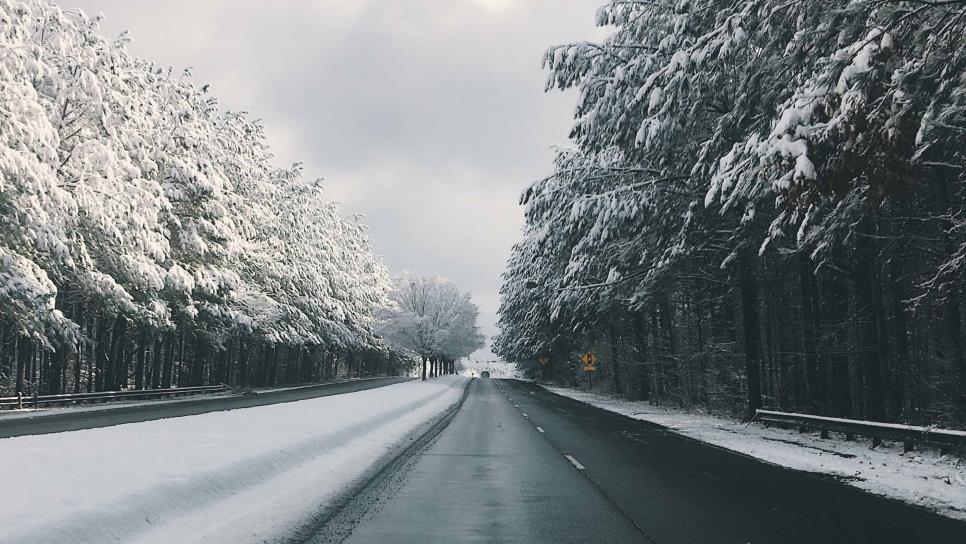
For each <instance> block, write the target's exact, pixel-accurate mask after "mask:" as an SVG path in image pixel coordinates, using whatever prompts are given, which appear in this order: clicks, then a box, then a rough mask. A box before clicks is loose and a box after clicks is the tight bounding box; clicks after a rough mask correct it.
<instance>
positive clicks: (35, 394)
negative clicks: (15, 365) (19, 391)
mask: <svg viewBox="0 0 966 544" xmlns="http://www.w3.org/2000/svg"><path fill="white" fill-rule="evenodd" d="M34 409H35V410H36V409H37V392H36V391H34Z"/></svg>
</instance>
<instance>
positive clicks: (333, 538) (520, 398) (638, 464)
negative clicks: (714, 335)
mask: <svg viewBox="0 0 966 544" xmlns="http://www.w3.org/2000/svg"><path fill="white" fill-rule="evenodd" d="M354 501H355V503H352V502H350V503H349V505H348V506H347V507H346V508H345V510H344V512H347V513H346V514H344V515H343V516H342V519H338V520H337V521H338V523H336V522H334V521H330V522H329V523H328V524H326V525H324V526H323V527H321V528H320V529H319V530H318V531H317V532H316V533H315V534H314V536H312V537H311V538H309V542H312V543H313V544H319V543H322V542H341V541H345V542H347V543H351V544H360V543H410V542H411V543H424V542H434V543H441V542H547V543H550V542H554V543H557V542H581V543H588V542H651V543H661V544H665V543H682V544H683V543H690V544H694V543H718V542H721V543H741V544H745V543H766V542H768V543H782V544H790V543H816V542H823V543H835V542H843V543H845V542H847V543H849V544H855V543H864V542H868V543H875V544H884V543H891V542H897V543H898V542H902V543H904V544H905V543H911V542H923V543H926V542H928V543H943V542H966V523H962V522H958V521H953V520H950V519H948V518H944V517H941V516H938V515H935V514H931V513H929V512H926V511H924V510H921V509H919V508H916V507H912V506H907V505H905V504H902V503H899V502H895V501H891V500H888V499H884V498H880V497H876V496H873V495H871V494H867V493H865V492H863V491H861V490H858V489H856V488H853V487H850V486H848V485H845V484H843V483H841V482H838V481H836V480H834V479H832V478H828V477H822V476H816V475H812V474H805V473H801V472H796V471H791V470H787V469H783V468H780V467H777V466H773V465H768V464H765V463H761V462H758V461H755V460H753V459H750V458H747V457H744V456H741V455H738V454H735V453H732V452H728V451H725V450H722V449H719V448H715V447H712V446H708V445H705V444H702V443H699V442H696V441H693V440H691V439H687V438H684V437H682V436H680V435H676V434H674V433H671V432H668V431H665V430H662V429H661V428H660V427H658V426H655V425H652V424H649V423H646V422H642V421H637V420H632V419H629V418H626V417H623V416H620V415H617V414H612V413H609V412H605V411H603V410H599V409H597V408H593V407H591V406H588V405H585V404H581V403H578V402H576V401H573V400H571V399H568V398H564V397H560V396H557V395H554V394H552V393H549V392H547V391H545V390H544V389H542V388H540V387H537V386H534V385H532V384H526V383H522V382H516V381H504V380H485V379H479V380H474V381H473V383H472V384H471V385H470V390H469V393H468V396H467V397H466V400H465V402H464V403H463V405H462V407H461V408H460V409H459V411H458V412H457V413H456V414H455V416H454V417H453V419H452V421H451V422H450V423H449V424H448V425H447V426H445V428H443V429H442V430H441V431H440V432H439V433H438V435H437V436H436V437H435V439H433V440H431V441H428V443H427V445H426V446H425V447H423V448H421V449H420V450H419V451H416V452H414V453H413V454H412V456H411V459H410V460H409V461H408V462H407V463H403V464H401V465H399V466H397V468H396V473H395V474H392V475H388V476H387V475H383V476H382V477H381V478H377V479H376V480H374V481H373V483H371V484H370V489H364V490H363V492H361V493H360V494H359V495H357V498H356V499H354ZM348 518H353V519H348Z"/></svg>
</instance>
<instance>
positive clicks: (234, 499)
mask: <svg viewBox="0 0 966 544" xmlns="http://www.w3.org/2000/svg"><path fill="white" fill-rule="evenodd" d="M467 381H468V380H466V379H465V378H462V377H457V376H447V377H443V378H439V379H435V380H433V381H430V382H407V383H402V384H397V385H391V386H387V387H382V388H378V389H371V390H365V391H359V392H355V393H346V394H343V395H336V396H330V397H322V398H318V399H311V400H304V401H298V402H290V403H285V404H275V405H270V406H260V407H256V408H246V409H240V410H232V411H228V412H214V413H210V414H203V415H197V416H189V417H181V418H174V419H164V420H158V421H148V422H143V423H135V424H128V425H120V426H116V427H107V428H101V429H90V430H83V431H74V432H66V433H59V434H49V435H39V436H23V437H15V438H6V439H2V440H0V466H4V467H7V469H8V470H7V471H6V475H5V476H4V481H5V483H6V484H7V485H6V489H7V491H8V493H7V497H8V500H5V501H4V505H3V507H2V508H0V542H4V543H9V544H13V543H25V544H26V543H30V544H41V543H48V542H51V543H53V542H75V543H88V542H89V543H102V542H143V543H170V542H215V543H218V542H225V543H229V542H230V543H234V542H272V541H275V540H282V539H284V537H285V536H286V535H287V534H288V533H289V532H290V531H291V530H292V529H293V528H295V527H297V526H299V525H300V524H301V523H303V522H305V521H306V520H307V519H309V518H311V516H312V515H313V514H316V513H318V512H319V511H320V510H321V509H323V508H324V507H325V506H326V505H327V504H328V503H329V502H330V501H331V500H332V499H334V498H336V497H337V496H338V494H339V493H340V491H342V490H344V489H345V488H346V487H347V486H349V485H351V484H353V483H354V482H356V481H358V480H359V479H360V478H361V477H363V476H364V475H365V474H366V472H367V470H368V469H369V468H370V467H372V466H373V464H374V463H376V462H377V461H378V460H380V458H382V457H384V456H385V455H386V454H388V453H389V452H391V451H393V449H394V448H396V447H398V446H399V444H400V442H401V441H403V440H405V439H406V437H407V436H408V435H410V434H411V433H413V432H414V431H416V430H418V429H420V428H422V427H423V426H424V425H426V424H427V423H428V422H430V421H432V420H433V419H435V418H437V417H438V416H440V415H442V414H443V413H445V412H446V410H447V409H448V408H450V407H452V406H453V405H454V404H455V403H457V402H458V401H459V399H460V397H461V396H462V394H463V389H464V387H465V385H466V383H467ZM14 467H22V468H20V469H14Z"/></svg>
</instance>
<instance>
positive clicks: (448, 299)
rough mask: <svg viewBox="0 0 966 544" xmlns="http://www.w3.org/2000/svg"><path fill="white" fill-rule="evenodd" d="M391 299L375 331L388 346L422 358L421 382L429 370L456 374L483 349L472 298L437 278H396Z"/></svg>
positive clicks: (413, 276)
mask: <svg viewBox="0 0 966 544" xmlns="http://www.w3.org/2000/svg"><path fill="white" fill-rule="evenodd" d="M389 299H390V301H391V303H390V304H389V305H387V306H386V307H385V308H384V309H383V310H382V311H381V312H380V314H379V325H378V329H377V330H378V331H379V332H380V334H381V335H382V336H383V337H384V338H385V339H386V341H387V342H389V344H390V345H392V346H395V347H396V348H397V349H400V350H408V351H411V352H413V353H415V354H416V355H417V356H419V357H420V359H421V360H422V370H421V377H422V379H423V380H425V379H426V377H427V371H428V372H429V374H430V375H431V376H435V375H436V374H437V373H438V372H446V373H452V372H455V366H454V363H455V361H456V360H457V359H460V358H462V357H466V356H468V355H470V354H471V353H473V352H474V351H476V350H477V349H480V348H482V347H483V341H484V338H483V335H481V334H480V332H479V328H478V326H477V323H476V322H477V317H478V315H479V309H478V308H477V306H476V305H475V304H473V302H472V301H471V300H470V294H469V293H467V292H463V291H461V290H460V288H459V287H458V286H457V285H456V284H454V283H453V282H451V281H449V280H446V279H443V278H440V277H438V276H428V277H427V276H416V275H412V274H407V275H403V276H400V277H399V278H397V279H396V281H395V288H394V289H393V290H392V292H391V293H390V295H389ZM430 364H432V366H431V367H429V365H430ZM443 365H445V367H446V368H445V370H444V369H442V368H441V367H442V366H443Z"/></svg>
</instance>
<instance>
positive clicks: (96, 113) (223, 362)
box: [0, 0, 398, 392]
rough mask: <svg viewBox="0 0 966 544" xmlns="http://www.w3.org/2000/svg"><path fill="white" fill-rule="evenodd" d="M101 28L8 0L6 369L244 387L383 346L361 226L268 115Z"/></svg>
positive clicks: (19, 375) (101, 384) (381, 352)
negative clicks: (275, 153)
mask: <svg viewBox="0 0 966 544" xmlns="http://www.w3.org/2000/svg"><path fill="white" fill-rule="evenodd" d="M98 25H99V19H97V18H93V19H92V18H89V17H87V16H86V15H85V14H84V13H83V12H81V11H78V10H63V9H61V8H60V7H58V6H57V5H55V4H53V3H52V2H48V1H45V0H37V1H30V2H21V1H18V0H3V1H0V224H2V226H3V228H2V235H0V310H2V311H3V318H2V319H0V374H2V375H3V377H4V378H5V381H4V382H2V383H4V384H6V385H12V387H13V388H15V389H16V390H18V391H21V390H23V389H25V388H26V389H30V390H32V391H35V392H36V391H45V392H46V391H49V392H61V391H63V390H66V389H68V388H69V387H70V386H71V385H72V386H73V389H74V390H75V391H77V390H79V389H80V388H81V387H85V388H87V389H88V390H92V389H108V388H117V387H125V386H129V385H133V386H135V387H148V386H154V387H157V386H160V385H172V384H200V383H203V382H214V381H225V382H231V383H238V382H241V383H243V384H244V385H252V384H259V383H275V382H278V381H283V380H286V381H294V380H301V381H307V380H317V379H322V378H326V377H331V376H332V375H333V374H334V373H336V372H338V371H339V369H338V365H339V364H340V363H344V364H345V367H344V368H345V371H346V372H348V371H349V367H350V366H353V365H354V367H355V368H354V370H355V371H356V372H361V367H360V366H359V364H356V363H358V361H360V360H361V359H366V360H367V361H368V360H370V359H371V361H370V362H371V363H372V364H373V365H378V361H377V360H376V359H380V360H381V359H385V360H387V361H388V360H390V359H392V354H390V353H389V351H388V349H387V347H386V346H385V344H384V343H383V342H382V341H381V340H380V339H379V338H378V337H377V336H376V334H375V332H374V329H373V327H374V311H375V310H376V308H380V307H383V306H384V305H385V304H386V300H387V299H386V296H387V293H388V291H389V288H390V281H389V274H388V271H387V270H386V268H385V265H384V264H383V263H382V261H381V259H380V258H379V257H377V256H376V255H375V254H374V253H373V249H372V247H371V244H370V242H369V240H368V237H367V234H366V230H365V227H364V226H363V225H361V224H360V223H359V222H358V221H357V220H356V219H347V218H344V217H342V215H341V214H340V211H339V209H338V207H337V206H335V205H334V204H332V203H330V202H328V201H326V199H325V198H324V194H323V192H322V190H321V185H320V184H319V183H318V182H317V181H308V180H304V179H302V177H301V171H300V168H299V167H297V166H296V167H294V168H291V169H288V170H282V169H278V168H277V167H275V166H274V165H273V164H272V161H273V157H272V154H271V151H270V149H269V148H268V146H267V144H266V142H265V137H264V133H263V130H262V127H261V126H260V125H259V124H258V123H257V122H254V121H252V120H250V119H249V118H248V117H247V116H246V115H244V114H242V113H237V112H224V111H222V110H221V109H220V108H219V106H218V103H217V101H216V100H215V98H214V97H212V96H211V95H210V94H209V93H208V90H207V86H202V87H198V86H196V85H195V84H194V83H193V82H192V80H191V77H190V74H188V73H181V72H176V71H174V70H172V69H170V68H165V67H160V66H157V65H155V64H153V63H150V62H148V61H145V60H141V59H138V58H135V57H133V56H132V55H131V54H130V53H129V52H128V50H127V45H128V39H127V37H126V36H124V35H122V36H121V37H119V38H118V39H115V40H108V39H106V38H104V37H103V36H101V35H99V34H98V32H97V27H98ZM396 358H397V359H398V357H396ZM366 364H369V363H366ZM14 367H16V373H14V372H10V370H11V369H12V368H14ZM69 370H73V372H69Z"/></svg>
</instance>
